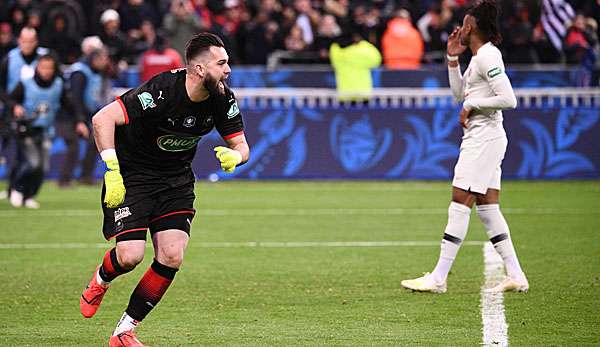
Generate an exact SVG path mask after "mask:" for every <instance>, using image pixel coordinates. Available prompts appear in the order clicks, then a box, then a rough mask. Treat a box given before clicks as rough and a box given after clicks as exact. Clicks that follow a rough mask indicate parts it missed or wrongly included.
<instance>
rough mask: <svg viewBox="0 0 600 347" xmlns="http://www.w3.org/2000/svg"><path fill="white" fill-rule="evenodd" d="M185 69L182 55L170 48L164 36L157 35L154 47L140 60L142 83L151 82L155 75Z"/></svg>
mask: <svg viewBox="0 0 600 347" xmlns="http://www.w3.org/2000/svg"><path fill="white" fill-rule="evenodd" d="M181 67H183V62H182V58H181V55H179V53H178V52H177V51H176V50H174V49H173V48H171V47H169V44H168V42H167V39H166V38H165V36H164V35H163V34H157V35H156V39H155V41H154V46H153V47H152V48H151V49H150V50H148V51H146V52H145V53H144V54H143V55H142V58H141V60H140V74H141V80H142V82H146V81H148V80H150V78H152V77H153V76H154V75H157V74H159V73H161V72H164V71H169V70H172V69H178V68H181Z"/></svg>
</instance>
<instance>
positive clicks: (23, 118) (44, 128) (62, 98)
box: [9, 29, 89, 208]
mask: <svg viewBox="0 0 600 347" xmlns="http://www.w3.org/2000/svg"><path fill="white" fill-rule="evenodd" d="M31 30H33V29H31ZM10 100H11V104H10V105H9V109H11V110H13V115H14V118H15V119H16V120H17V121H18V124H19V126H18V135H17V159H16V163H15V164H16V165H15V168H14V170H13V175H12V182H11V188H10V189H11V191H10V203H11V204H12V205H13V206H14V207H22V206H24V207H27V208H39V207H40V205H39V203H38V202H37V201H35V200H34V197H35V196H36V195H37V193H38V191H39V189H40V187H41V186H42V183H43V181H44V175H45V173H47V171H48V169H49V168H50V156H49V152H50V147H51V144H52V142H51V140H52V137H53V135H54V119H55V116H56V113H57V111H58V109H59V108H60V107H61V106H62V107H65V108H66V109H67V110H68V111H69V112H70V113H72V114H75V115H76V116H77V117H78V118H79V120H82V116H81V113H80V112H79V111H78V110H77V109H76V108H75V106H74V105H73V103H72V101H71V99H70V98H69V95H68V93H67V91H66V89H65V88H64V85H63V81H62V79H61V78H60V77H59V76H58V62H57V61H56V60H55V59H54V58H53V57H52V56H50V55H44V56H41V57H40V58H39V62H38V64H37V66H36V67H35V74H34V76H33V77H29V78H24V79H23V80H21V81H20V82H19V83H18V84H17V86H16V87H15V88H14V90H13V91H12V92H11V94H10ZM86 130H87V129H86ZM82 135H83V136H85V137H87V136H88V135H89V134H88V133H87V132H84V133H83V134H82Z"/></svg>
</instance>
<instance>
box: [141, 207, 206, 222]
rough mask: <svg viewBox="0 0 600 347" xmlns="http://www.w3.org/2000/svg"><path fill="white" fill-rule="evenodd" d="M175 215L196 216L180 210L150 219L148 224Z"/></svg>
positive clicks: (190, 212) (192, 212)
mask: <svg viewBox="0 0 600 347" xmlns="http://www.w3.org/2000/svg"><path fill="white" fill-rule="evenodd" d="M176 214H196V212H194V211H190V210H182V211H174V212H169V213H166V214H163V215H162V216H158V217H156V218H153V219H151V220H150V223H152V222H154V221H157V220H159V219H161V218H165V217H168V216H172V215H176Z"/></svg>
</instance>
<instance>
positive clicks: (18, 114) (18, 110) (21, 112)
mask: <svg viewBox="0 0 600 347" xmlns="http://www.w3.org/2000/svg"><path fill="white" fill-rule="evenodd" d="M13 115H14V116H15V119H21V118H23V117H24V116H25V108H24V107H23V106H21V105H15V107H14V108H13Z"/></svg>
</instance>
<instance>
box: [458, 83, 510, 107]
mask: <svg viewBox="0 0 600 347" xmlns="http://www.w3.org/2000/svg"><path fill="white" fill-rule="evenodd" d="M490 87H491V89H492V91H493V92H494V94H495V95H494V96H492V97H487V98H469V99H468V100H466V101H465V103H464V104H463V107H464V108H465V109H466V110H467V111H470V110H472V109H479V110H490V109H491V110H504V109H513V108H515V107H517V98H516V96H515V93H514V91H513V89H512V86H511V85H510V81H509V80H508V77H506V76H504V77H503V78H498V79H496V80H494V81H493V82H491V83H490Z"/></svg>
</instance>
